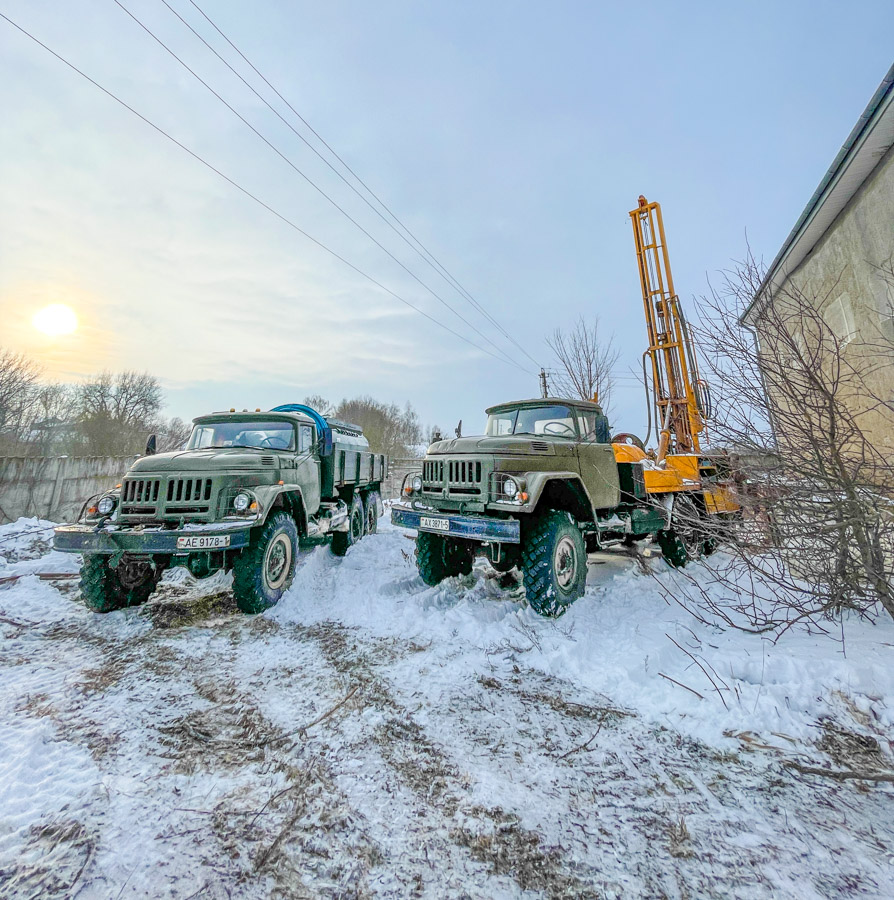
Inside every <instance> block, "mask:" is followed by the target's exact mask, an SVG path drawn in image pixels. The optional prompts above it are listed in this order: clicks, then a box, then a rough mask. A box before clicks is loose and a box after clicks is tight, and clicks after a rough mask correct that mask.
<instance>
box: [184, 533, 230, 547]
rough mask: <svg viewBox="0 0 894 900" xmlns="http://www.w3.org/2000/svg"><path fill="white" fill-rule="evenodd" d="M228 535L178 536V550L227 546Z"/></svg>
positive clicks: (228, 542)
mask: <svg viewBox="0 0 894 900" xmlns="http://www.w3.org/2000/svg"><path fill="white" fill-rule="evenodd" d="M229 546H230V536H229V535H228V534H208V535H199V534H197V535H192V536H190V537H178V538H177V549H178V550H214V549H216V548H218V547H229Z"/></svg>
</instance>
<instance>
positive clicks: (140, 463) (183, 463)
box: [127, 447, 279, 475]
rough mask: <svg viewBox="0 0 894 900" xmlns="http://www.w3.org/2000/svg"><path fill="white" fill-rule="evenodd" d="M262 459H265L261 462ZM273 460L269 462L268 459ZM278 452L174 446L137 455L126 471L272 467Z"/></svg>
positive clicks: (190, 470) (202, 470)
mask: <svg viewBox="0 0 894 900" xmlns="http://www.w3.org/2000/svg"><path fill="white" fill-rule="evenodd" d="M263 460H267V462H264V461H263ZM271 460H272V462H271ZM278 462H279V460H278V459H277V454H276V453H272V452H270V451H263V450H244V449H242V448H240V447H232V448H229V447H225V448H218V449H209V450H177V451H175V452H173V453H156V454H155V455H154V456H144V457H142V458H140V459H138V460H137V461H136V462H135V463H134V464H133V465H132V466H131V467H130V470H129V471H128V473H127V474H128V475H132V474H134V473H139V474H147V475H148V474H158V473H159V472H207V471H208V470H209V469H211V470H218V471H225V470H227V469H241V470H244V469H273V468H275V467H276V466H277V465H278Z"/></svg>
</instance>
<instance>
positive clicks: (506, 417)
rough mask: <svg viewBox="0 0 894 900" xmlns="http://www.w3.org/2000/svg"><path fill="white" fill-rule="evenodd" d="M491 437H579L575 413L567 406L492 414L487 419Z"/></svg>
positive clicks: (513, 410) (488, 432) (533, 407)
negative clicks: (519, 435)
mask: <svg viewBox="0 0 894 900" xmlns="http://www.w3.org/2000/svg"><path fill="white" fill-rule="evenodd" d="M486 433H487V434H488V435H489V436H490V437H499V436H500V435H504V434H548V435H551V436H552V437H577V429H576V428H575V425H574V413H573V412H572V411H571V409H570V408H569V407H567V406H552V405H550V406H530V407H521V408H519V409H507V410H506V411H505V412H497V413H491V414H490V415H489V416H488V417H487V431H486Z"/></svg>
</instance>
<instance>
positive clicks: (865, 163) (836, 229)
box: [741, 66, 894, 452]
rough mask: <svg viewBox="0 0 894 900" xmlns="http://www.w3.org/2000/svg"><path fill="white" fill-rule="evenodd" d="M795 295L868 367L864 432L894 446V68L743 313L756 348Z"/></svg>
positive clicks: (848, 354) (851, 357)
mask: <svg viewBox="0 0 894 900" xmlns="http://www.w3.org/2000/svg"><path fill="white" fill-rule="evenodd" d="M792 296H797V297H798V298H799V299H802V300H803V299H805V298H806V299H807V300H809V302H811V303H813V304H814V306H815V307H816V309H817V312H818V313H819V314H820V315H821V317H822V321H823V322H824V323H825V325H826V326H828V329H829V330H830V331H831V333H833V334H834V335H835V337H836V338H837V339H838V345H839V347H841V348H842V349H841V355H842V356H843V357H844V359H845V360H846V361H847V362H848V363H849V364H851V365H854V366H861V365H862V366H864V367H865V371H866V372H867V373H871V374H868V375H867V377H866V395H867V398H868V397H870V396H872V395H874V397H873V400H872V402H870V401H869V400H868V399H867V400H866V402H865V406H864V409H862V410H856V409H855V410H854V411H855V412H859V413H860V416H861V429H862V430H863V431H864V432H865V433H866V434H867V436H869V437H871V439H872V440H873V441H874V442H875V443H876V445H877V446H887V447H891V448H892V452H894V415H892V412H891V410H892V409H894V66H892V67H891V69H890V70H889V71H888V74H887V76H886V77H885V79H884V80H883V81H882V83H881V85H880V86H879V88H878V90H877V91H876V92H875V95H874V96H873V97H872V99H871V100H870V101H869V105H868V106H867V107H866V109H865V111H864V112H863V115H861V116H860V118H859V120H858V121H857V124H856V125H855V126H854V129H853V131H851V133H850V135H849V136H848V138H847V140H846V141H845V142H844V146H843V147H842V148H841V150H840V151H839V153H838V155H837V156H836V157H835V159H834V161H833V162H832V165H831V166H830V167H829V170H828V172H826V174H825V176H824V177H823V179H822V181H821V182H820V184H819V187H818V188H817V189H816V191H815V192H814V194H813V196H812V197H811V198H810V201H809V202H808V203H807V206H806V207H805V209H804V212H803V213H801V216H800V218H799V219H798V221H797V222H796V223H795V227H794V228H793V229H792V231H791V233H790V234H789V236H788V237H787V238H786V240H785V243H784V244H783V245H782V248H781V249H780V251H779V253H778V254H777V255H776V258H775V259H774V260H773V262H772V264H771V265H770V268H769V270H768V272H767V274H766V277H765V278H764V280H763V283H762V284H761V285H760V288H759V290H758V291H757V293H756V296H755V297H754V299H753V301H752V302H751V304H750V306H749V307H748V309H747V310H746V311H745V313H744V315H743V316H742V319H741V321H742V324H743V325H746V326H748V327H750V328H752V329H754V331H755V332H756V334H757V335H758V345H759V347H760V343H761V337H760V336H761V334H762V332H763V331H764V330H765V329H766V328H768V327H771V326H770V325H769V323H771V322H773V321H777V322H778V321H779V315H778V313H779V308H780V305H781V304H783V303H785V302H788V300H789V299H790V298H791V297H792ZM774 310H775V314H774ZM772 327H775V326H772ZM799 339H803V341H804V343H805V344H807V345H809V344H810V342H811V341H812V340H814V337H813V336H812V335H811V334H810V329H809V328H805V333H804V334H803V337H802V338H799ZM764 366H765V367H766V363H764ZM879 398H881V400H882V403H881V404H880V403H879ZM771 399H772V398H771ZM853 402H854V403H855V404H859V403H860V400H859V399H858V398H855V399H854V401H853ZM884 403H888V404H890V406H889V408H888V409H887V410H885V409H884V405H883V404H884ZM848 408H849V409H850V407H848Z"/></svg>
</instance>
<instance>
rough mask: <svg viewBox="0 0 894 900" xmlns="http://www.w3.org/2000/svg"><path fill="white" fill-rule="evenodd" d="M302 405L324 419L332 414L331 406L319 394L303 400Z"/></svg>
mask: <svg viewBox="0 0 894 900" xmlns="http://www.w3.org/2000/svg"><path fill="white" fill-rule="evenodd" d="M304 405H305V406H309V407H310V408H311V409H315V410H316V411H317V412H318V413H319V414H320V415H321V416H323V417H324V418H325V417H326V416H331V415H333V414H334V412H333V407H332V404H331V403H330V402H329V401H328V400H327V399H326V398H325V397H323V396H321V395H320V394H311V395H310V396H309V397H305V398H304Z"/></svg>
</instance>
